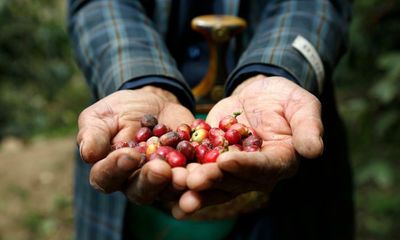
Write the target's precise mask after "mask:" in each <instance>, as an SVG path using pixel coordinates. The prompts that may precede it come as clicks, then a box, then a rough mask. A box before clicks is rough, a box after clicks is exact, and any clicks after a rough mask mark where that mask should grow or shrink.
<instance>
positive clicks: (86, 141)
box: [77, 106, 117, 163]
mask: <svg viewBox="0 0 400 240" xmlns="http://www.w3.org/2000/svg"><path fill="white" fill-rule="evenodd" d="M94 109H95V107H94V106H92V107H89V108H87V109H86V110H84V111H83V112H82V113H81V114H80V115H79V119H78V125H79V132H78V135H77V144H78V146H79V151H80V155H81V158H82V159H83V160H84V161H85V162H87V163H95V162H97V161H99V160H100V159H103V158H105V157H106V156H107V154H108V153H109V151H110V140H111V138H112V136H113V135H115V133H116V131H117V129H116V128H115V124H116V123H115V122H116V120H115V119H113V118H112V117H111V118H109V119H107V120H105V119H102V118H101V116H104V115H103V114H102V113H98V112H96V111H94Z"/></svg>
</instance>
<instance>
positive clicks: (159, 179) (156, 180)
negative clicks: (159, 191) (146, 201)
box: [147, 171, 167, 184]
mask: <svg viewBox="0 0 400 240" xmlns="http://www.w3.org/2000/svg"><path fill="white" fill-rule="evenodd" d="M147 177H148V179H149V181H150V182H152V183H153V184H160V183H164V182H165V181H166V180H167V178H166V177H165V176H163V175H161V174H158V173H155V172H152V171H150V172H149V173H148V175H147Z"/></svg>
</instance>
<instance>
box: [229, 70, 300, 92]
mask: <svg viewBox="0 0 400 240" xmlns="http://www.w3.org/2000/svg"><path fill="white" fill-rule="evenodd" d="M258 74H264V75H267V76H280V77H284V78H287V79H289V80H291V81H293V82H295V83H297V84H299V82H298V80H297V79H296V78H295V77H294V76H293V75H292V74H290V73H289V72H288V71H286V70H284V69H283V68H280V67H277V66H273V65H268V64H261V63H260V64H250V65H246V66H243V67H242V68H241V69H239V70H238V71H236V72H235V74H234V75H233V76H230V77H229V79H228V81H227V83H226V86H225V95H226V96H229V95H231V94H232V92H233V91H234V90H235V88H236V87H237V86H238V85H239V84H241V83H242V82H244V81H245V80H247V79H249V78H251V77H254V76H256V75H258Z"/></svg>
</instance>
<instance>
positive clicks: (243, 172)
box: [174, 1, 348, 217]
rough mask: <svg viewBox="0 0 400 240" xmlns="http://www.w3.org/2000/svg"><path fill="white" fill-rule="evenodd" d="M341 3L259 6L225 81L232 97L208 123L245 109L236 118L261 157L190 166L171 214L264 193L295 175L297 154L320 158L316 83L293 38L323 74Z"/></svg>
mask: <svg viewBox="0 0 400 240" xmlns="http://www.w3.org/2000/svg"><path fill="white" fill-rule="evenodd" d="M332 2H333V1H332ZM341 6H343V8H341V7H338V5H335V3H331V2H328V1H274V2H273V3H271V4H270V5H267V6H266V7H265V10H264V15H263V16H264V17H263V18H262V20H261V22H260V25H259V27H258V29H257V33H256V34H255V36H254V38H253V39H252V41H251V43H250V45H249V47H248V49H247V50H246V51H245V53H244V54H243V56H242V57H241V59H240V62H239V64H238V66H237V68H236V70H235V71H234V72H233V73H232V74H231V75H230V77H229V79H228V83H227V94H228V95H230V96H229V97H227V98H225V99H223V100H222V101H220V102H219V103H217V104H216V105H215V107H214V108H213V109H212V110H211V111H210V113H209V115H208V117H207V122H209V123H210V125H212V126H218V125H217V124H218V121H219V119H221V118H222V117H223V116H225V115H228V114H232V112H235V111H240V110H243V114H242V115H240V116H239V117H238V120H239V122H242V123H244V124H246V125H248V126H250V127H252V128H253V129H254V130H255V131H256V133H257V134H258V135H259V136H260V137H261V138H262V139H263V146H262V149H261V152H255V153H243V152H240V153H238V152H227V153H223V154H221V155H220V156H219V157H218V159H217V163H215V164H214V163H212V164H205V165H201V166H196V167H192V168H191V169H189V175H188V177H187V185H188V187H189V189H191V191H188V192H186V193H185V194H184V195H183V196H182V197H181V199H180V202H179V205H176V206H175V208H174V209H175V210H174V213H175V216H176V217H184V216H185V215H186V214H188V213H193V212H195V211H197V210H199V209H200V208H203V207H205V206H208V205H214V204H218V203H224V202H226V201H229V200H230V199H233V198H235V197H236V196H237V195H240V194H242V193H246V192H248V191H261V192H264V193H267V194H268V193H269V192H270V191H272V189H273V188H274V186H275V185H276V184H277V182H279V181H280V180H282V179H284V178H288V177H291V176H292V175H293V174H295V173H296V170H297V166H298V162H297V159H298V155H300V156H303V157H305V158H316V157H318V156H320V155H321V154H322V152H323V142H322V134H323V126H322V121H321V104H320V102H319V100H318V99H317V98H316V97H315V96H314V95H313V94H312V93H314V94H315V95H317V94H318V92H317V89H318V86H317V78H316V75H315V72H314V71H313V69H312V66H311V65H310V63H309V62H308V61H307V60H306V59H305V58H304V57H303V56H302V55H301V54H300V53H299V52H298V51H297V50H296V49H295V48H293V47H292V42H293V41H294V39H295V38H296V36H297V35H302V36H303V37H304V38H306V39H308V41H309V42H311V44H312V45H313V46H314V48H315V49H317V51H318V55H319V57H320V58H321V59H322V62H323V65H324V69H325V72H326V73H327V74H326V75H328V76H329V75H330V74H331V72H332V70H333V67H334V65H335V64H336V63H337V62H338V60H339V58H340V56H341V54H342V53H343V50H344V42H345V41H344V39H345V35H346V28H347V18H348V15H347V13H346V10H345V9H347V4H344V5H341ZM341 10H343V11H344V12H341ZM257 74H263V75H258V76H256V75H257ZM271 76H276V77H271ZM293 82H295V83H297V84H294V83H293ZM299 85H300V86H299ZM306 90H308V91H306ZM210 193H212V194H213V197H211V196H210ZM215 196H218V197H215Z"/></svg>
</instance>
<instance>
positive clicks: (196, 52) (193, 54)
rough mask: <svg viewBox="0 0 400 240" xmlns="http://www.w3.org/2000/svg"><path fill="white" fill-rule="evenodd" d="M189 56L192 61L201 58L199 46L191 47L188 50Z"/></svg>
mask: <svg viewBox="0 0 400 240" xmlns="http://www.w3.org/2000/svg"><path fill="white" fill-rule="evenodd" d="M187 54H188V56H189V58H190V59H192V60H196V59H198V58H199V57H200V48H199V47H197V46H189V47H188V49H187Z"/></svg>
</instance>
